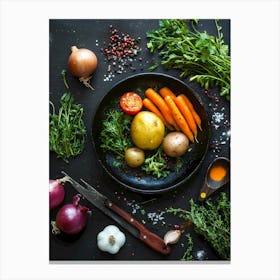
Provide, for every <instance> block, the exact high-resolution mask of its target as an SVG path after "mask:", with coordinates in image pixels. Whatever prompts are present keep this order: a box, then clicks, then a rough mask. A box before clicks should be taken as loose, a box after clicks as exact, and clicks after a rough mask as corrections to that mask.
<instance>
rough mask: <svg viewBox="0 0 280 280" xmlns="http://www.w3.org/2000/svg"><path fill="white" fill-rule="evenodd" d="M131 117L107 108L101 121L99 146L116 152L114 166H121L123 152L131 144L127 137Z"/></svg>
mask: <svg viewBox="0 0 280 280" xmlns="http://www.w3.org/2000/svg"><path fill="white" fill-rule="evenodd" d="M131 121H132V117H131V116H129V115H127V114H124V113H123V112H120V111H117V110H109V111H108V112H107V114H106V118H105V120H104V121H103V123H102V125H103V127H102V131H101V133H100V141H101V145H100V147H101V148H102V149H104V150H105V151H109V152H112V153H114V154H116V156H117V160H116V162H115V165H116V166H122V165H123V162H124V154H125V151H126V149H127V148H129V147H130V146H131V145H132V142H131V140H130V138H129V136H128V135H129V132H130V125H131Z"/></svg>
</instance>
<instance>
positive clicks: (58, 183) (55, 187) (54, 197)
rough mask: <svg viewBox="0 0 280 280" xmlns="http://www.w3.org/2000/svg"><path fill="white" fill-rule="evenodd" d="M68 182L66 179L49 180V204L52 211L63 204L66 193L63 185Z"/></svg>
mask: <svg viewBox="0 0 280 280" xmlns="http://www.w3.org/2000/svg"><path fill="white" fill-rule="evenodd" d="M65 181H66V177H64V178H62V179H57V180H49V194H50V197H49V203H50V209H54V208H56V207H57V206H58V205H59V204H61V203H62V201H63V199H64V196H65V191H64V187H63V185H62V184H63V183H64V182H65Z"/></svg>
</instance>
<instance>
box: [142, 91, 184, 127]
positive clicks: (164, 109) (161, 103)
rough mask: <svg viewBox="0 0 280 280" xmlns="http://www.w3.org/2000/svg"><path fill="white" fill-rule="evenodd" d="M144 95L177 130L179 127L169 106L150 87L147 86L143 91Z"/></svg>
mask: <svg viewBox="0 0 280 280" xmlns="http://www.w3.org/2000/svg"><path fill="white" fill-rule="evenodd" d="M145 94H146V96H147V97H148V98H149V99H150V100H151V101H152V102H153V103H154V104H155V105H156V106H157V107H158V109H159V110H160V112H161V113H162V115H163V116H164V118H165V120H166V122H167V123H168V124H170V125H172V126H174V127H175V128H176V129H177V130H178V129H179V128H178V126H177V124H176V122H175V120H174V118H173V116H172V113H171V112H170V109H169V107H168V106H167V105H166V103H165V102H164V99H163V98H162V97H161V96H160V95H159V94H158V93H157V92H156V91H154V90H153V89H152V88H148V89H147V90H146V91H145Z"/></svg>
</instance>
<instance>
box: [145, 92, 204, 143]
mask: <svg viewBox="0 0 280 280" xmlns="http://www.w3.org/2000/svg"><path fill="white" fill-rule="evenodd" d="M145 95H146V97H145V98H144V100H143V105H144V106H145V107H146V108H147V109H148V110H149V111H151V112H153V113H155V114H156V115H157V116H158V117H159V118H160V119H161V120H162V121H163V123H164V124H165V126H166V127H167V128H168V129H169V130H177V131H182V132H183V133H184V134H185V135H186V136H187V137H188V138H189V140H190V141H191V142H194V141H197V133H198V128H199V129H200V130H202V128H201V119H200V117H199V115H198V114H197V112H196V111H195V109H194V107H193V105H192V103H191V102H190V100H189V99H188V97H187V96H186V95H185V94H179V95H178V96H176V95H175V94H174V93H173V92H172V90H170V89H169V88H168V87H163V88H161V89H160V90H159V93H157V92H156V91H155V90H153V89H152V88H148V89H147V90H146V91H145Z"/></svg>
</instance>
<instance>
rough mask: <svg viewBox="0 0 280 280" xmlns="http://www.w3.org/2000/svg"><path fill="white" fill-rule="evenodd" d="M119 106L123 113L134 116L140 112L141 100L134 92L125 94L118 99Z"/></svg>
mask: <svg viewBox="0 0 280 280" xmlns="http://www.w3.org/2000/svg"><path fill="white" fill-rule="evenodd" d="M120 106H121V108H122V110H123V111H124V113H126V114H129V115H136V114H137V113H139V112H140V111H141V110H142V106H143V100H142V98H141V96H140V95H139V94H137V93H135V92H126V93H124V94H123V95H122V96H121V98H120Z"/></svg>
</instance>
